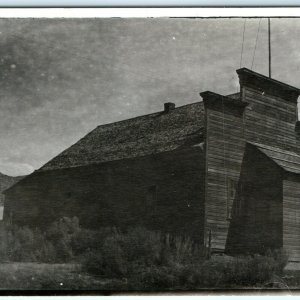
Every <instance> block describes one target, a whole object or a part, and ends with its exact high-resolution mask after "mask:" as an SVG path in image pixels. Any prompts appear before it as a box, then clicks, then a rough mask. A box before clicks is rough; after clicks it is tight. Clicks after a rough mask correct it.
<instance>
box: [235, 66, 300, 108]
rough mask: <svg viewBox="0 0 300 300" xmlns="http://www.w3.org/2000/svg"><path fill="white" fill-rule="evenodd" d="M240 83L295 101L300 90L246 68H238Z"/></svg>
mask: <svg viewBox="0 0 300 300" xmlns="http://www.w3.org/2000/svg"><path fill="white" fill-rule="evenodd" d="M236 72H237V74H238V76H239V80H240V85H241V87H243V86H248V87H251V88H254V89H258V90H259V91H261V92H262V93H265V94H268V95H272V96H276V97H279V98H282V99H284V100H286V101H291V102H294V103H297V99H298V96H299V95H300V90H299V89H298V88H295V87H293V86H291V85H288V84H286V83H283V82H280V81H278V80H275V79H273V78H269V77H267V76H264V75H262V74H259V73H256V72H253V71H251V70H249V69H247V68H241V69H238V70H237V71H236Z"/></svg>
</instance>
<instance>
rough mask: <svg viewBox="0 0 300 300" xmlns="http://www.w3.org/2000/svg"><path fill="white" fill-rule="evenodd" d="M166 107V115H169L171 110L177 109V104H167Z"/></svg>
mask: <svg viewBox="0 0 300 300" xmlns="http://www.w3.org/2000/svg"><path fill="white" fill-rule="evenodd" d="M164 105H165V109H164V112H165V113H168V112H170V111H171V110H173V109H175V103H172V102H167V103H165V104H164Z"/></svg>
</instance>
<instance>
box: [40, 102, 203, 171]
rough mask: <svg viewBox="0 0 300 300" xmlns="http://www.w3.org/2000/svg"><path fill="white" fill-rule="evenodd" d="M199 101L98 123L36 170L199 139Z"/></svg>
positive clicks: (123, 156)
mask: <svg viewBox="0 0 300 300" xmlns="http://www.w3.org/2000/svg"><path fill="white" fill-rule="evenodd" d="M203 110H204V108H203V103H202V102H196V103H193V104H188V105H185V106H181V107H178V108H175V109H172V110H170V111H169V112H164V111H163V112H157V113H153V114H149V115H145V116H140V117H136V118H132V119H128V120H124V121H120V122H115V123H111V124H106V125H101V126H98V127H97V128H96V129H94V130H93V131H91V132H90V133H89V134H87V135H86V136H84V137H83V138H82V139H81V140H79V141H78V142H77V143H75V144H74V145H73V146H71V147H70V148H68V149H66V150H65V151H63V152H62V153H61V154H59V155H58V156H56V157H55V158H53V159H52V160H50V161H49V162H48V163H46V164H45V165H44V166H42V167H41V168H40V169H39V170H38V171H47V170H55V169H62V168H71V167H78V166H85V165H90V164H96V163H102V162H108V161H114V160H120V159H126V158H134V157H139V156H145V155H150V154H157V153H161V152H166V151H171V150H175V149H178V148H180V147H185V146H191V145H194V144H197V143H199V142H200V140H201V138H202V133H203V126H204V111H203Z"/></svg>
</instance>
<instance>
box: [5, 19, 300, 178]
mask: <svg viewBox="0 0 300 300" xmlns="http://www.w3.org/2000/svg"><path fill="white" fill-rule="evenodd" d="M258 25H259V19H247V22H246V25H245V35H244V36H245V42H244V51H243V59H242V67H248V68H251V65H252V60H253V55H254V48H255V40H256V34H257V30H258ZM243 28H244V19H163V18H160V19H120V18H113V19H0V136H1V143H0V172H2V173H5V174H9V175H23V174H28V173H30V172H32V171H33V170H34V169H37V168H39V167H40V166H42V165H43V164H44V163H46V162H47V161H48V160H49V159H51V158H52V157H54V156H56V155H57V154H58V153H60V152H61V151H62V150H64V149H65V148H66V147H68V146H70V145H71V144H73V143H75V142H76V141H77V140H78V139H80V138H81V137H82V136H84V135H85V134H86V133H88V132H89V131H91V130H92V129H94V128H95V127H96V126H98V125H100V124H105V123H109V122H114V121H118V120H122V119H127V118H130V117H134V116H138V115H142V114H147V113H151V112H155V111H160V110H162V108H163V103H164V102H168V101H172V102H175V103H176V105H178V106H179V105H183V104H187V103H192V102H196V101H200V100H201V98H200V96H199V92H201V91H205V90H212V91H215V92H217V93H221V94H229V93H234V92H236V91H237V88H238V81H237V75H236V72H235V70H236V69H238V68H239V67H240V59H241V49H242V37H243ZM299 47H300V19H274V20H272V50H273V58H272V59H273V70H272V75H273V78H275V79H278V80H281V81H284V82H286V83H288V84H291V85H294V86H296V87H300V76H299V75H300V74H299V66H300V64H299V60H300V51H299ZM255 53H256V54H255V59H254V63H253V68H252V69H253V70H254V71H257V72H260V73H262V74H265V75H267V72H268V63H267V58H268V52H267V20H266V19H262V20H261V24H260V30H259V35H258V40H257V47H256V52H255Z"/></svg>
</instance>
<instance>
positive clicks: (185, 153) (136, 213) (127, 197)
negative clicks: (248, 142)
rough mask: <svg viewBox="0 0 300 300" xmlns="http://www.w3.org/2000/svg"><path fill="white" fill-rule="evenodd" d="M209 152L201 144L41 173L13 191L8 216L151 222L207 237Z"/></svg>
mask: <svg viewBox="0 0 300 300" xmlns="http://www.w3.org/2000/svg"><path fill="white" fill-rule="evenodd" d="M203 190H204V155H203V151H202V150H201V148H200V147H199V146H194V147H193V146H191V147H188V149H182V150H177V151H170V152H165V153H163V154H157V155H150V156H145V157H140V158H135V159H127V160H120V161H114V162H108V163H102V164H97V165H91V166H86V167H75V168H69V169H61V170H53V171H44V172H37V173H35V174H33V175H32V176H30V177H28V178H25V179H24V180H23V181H22V182H20V183H19V184H18V186H16V187H15V188H14V189H12V190H11V191H8V192H7V194H6V200H5V210H4V214H5V218H9V213H10V212H12V214H13V216H12V220H13V222H14V223H17V224H20V225H29V226H46V225H48V224H49V222H52V221H53V220H55V219H58V218H60V217H62V216H70V217H72V216H77V217H78V218H79V220H80V223H81V224H82V225H83V226H84V227H89V228H99V227H100V226H118V227H120V228H127V227H130V226H145V227H147V228H150V229H154V230H159V231H165V232H171V233H173V234H187V235H189V236H191V237H192V238H194V239H196V240H199V241H201V242H202V241H203V228H204V195H203Z"/></svg>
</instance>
